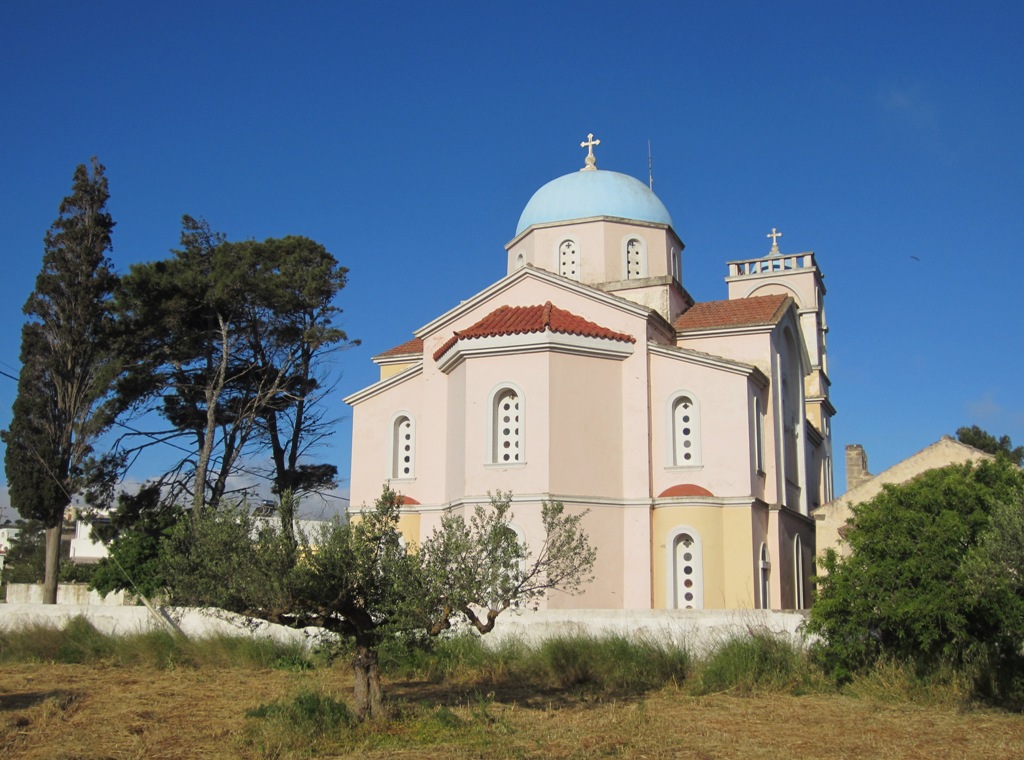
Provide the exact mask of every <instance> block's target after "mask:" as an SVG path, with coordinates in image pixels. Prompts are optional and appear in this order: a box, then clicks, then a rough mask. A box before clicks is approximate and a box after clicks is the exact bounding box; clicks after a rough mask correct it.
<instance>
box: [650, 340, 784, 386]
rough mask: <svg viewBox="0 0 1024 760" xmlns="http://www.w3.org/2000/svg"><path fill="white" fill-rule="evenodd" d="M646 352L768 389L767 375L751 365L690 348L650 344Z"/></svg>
mask: <svg viewBox="0 0 1024 760" xmlns="http://www.w3.org/2000/svg"><path fill="white" fill-rule="evenodd" d="M647 350H648V351H649V352H650V353H652V354H658V355H659V356H664V357H667V358H669V359H676V360H679V361H684V362H689V363H691V364H699V365H700V366H702V367H711V368H713V369H720V370H723V371H725V372H731V373H732V374H734V375H742V376H743V377H749V378H750V379H751V380H752V381H754V382H755V383H756V384H757V385H758V386H760V387H761V388H767V387H768V377H767V375H765V374H764V372H762V371H761V370H760V369H759V368H758V367H756V366H755V365H753V364H746V363H744V362H738V361H736V360H735V359H727V358H725V357H724V356H715V355H714V354H706V353H704V352H703V351H695V350H693V349H692V348H679V347H678V346H659V345H657V344H655V343H652V344H650V345H649V346H648V347H647Z"/></svg>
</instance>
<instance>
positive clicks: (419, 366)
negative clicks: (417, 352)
mask: <svg viewBox="0 0 1024 760" xmlns="http://www.w3.org/2000/svg"><path fill="white" fill-rule="evenodd" d="M421 372H423V361H422V360H420V361H417V362H416V364H414V365H413V366H411V367H409V369H406V370H402V371H401V372H399V373H398V374H397V375H392V376H391V377H389V378H388V379H387V380H381V381H380V382H376V383H374V384H373V385H369V386H367V387H366V388H363V389H362V390H361V391H356V392H355V393H353V394H352V395H350V396H346V397H345V398H343V399H342V401H344V402H345V403H346V404H348V405H349V406H355V405H356V404H359V403H362V402H363V401H366V399H368V398H371V397H373V396H376V395H377V394H378V393H383V392H384V391H386V390H388V389H390V388H394V387H395V386H396V385H401V384H402V383H404V382H405V381H406V380H409V379H411V378H413V377H415V376H416V375H418V374H420V373H421Z"/></svg>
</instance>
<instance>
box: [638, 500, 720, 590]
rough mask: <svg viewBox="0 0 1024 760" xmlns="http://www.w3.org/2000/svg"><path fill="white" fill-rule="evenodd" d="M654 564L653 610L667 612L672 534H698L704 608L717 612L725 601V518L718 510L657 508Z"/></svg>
mask: <svg viewBox="0 0 1024 760" xmlns="http://www.w3.org/2000/svg"><path fill="white" fill-rule="evenodd" d="M651 522H652V526H651V543H652V546H651V554H652V560H653V562H652V563H651V564H652V566H653V572H654V577H653V578H652V579H651V580H652V584H651V587H652V588H653V590H654V594H653V596H654V599H653V602H654V605H653V606H654V608H655V609H665V608H666V607H668V606H669V603H668V596H667V595H668V585H667V583H668V581H667V577H668V571H669V558H668V554H669V549H670V547H669V546H668V544H667V541H668V537H669V534H670V533H671V532H672V531H673V530H674V529H675V528H678V527H680V526H683V525H685V526H687V527H689V528H692V529H693V530H695V531H696V532H697V535H698V536H699V537H700V541H701V551H702V553H703V560H704V561H703V572H704V607H705V608H707V609H717V608H721V607H722V606H723V604H722V600H724V598H725V593H724V588H723V586H722V580H723V576H722V569H721V568H722V560H723V554H722V551H721V546H722V516H721V508H720V507H717V506H702V505H687V506H672V507H655V508H654V513H653V516H652V518H651Z"/></svg>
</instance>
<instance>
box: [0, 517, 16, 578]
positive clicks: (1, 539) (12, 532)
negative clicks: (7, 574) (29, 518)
mask: <svg viewBox="0 0 1024 760" xmlns="http://www.w3.org/2000/svg"><path fill="white" fill-rule="evenodd" d="M19 533H21V530H20V529H18V528H12V527H9V526H4V527H3V528H0V570H3V569H4V560H5V559H6V558H7V552H8V551H9V550H10V548H11V541H13V540H14V539H16V538H17V537H18V534H19Z"/></svg>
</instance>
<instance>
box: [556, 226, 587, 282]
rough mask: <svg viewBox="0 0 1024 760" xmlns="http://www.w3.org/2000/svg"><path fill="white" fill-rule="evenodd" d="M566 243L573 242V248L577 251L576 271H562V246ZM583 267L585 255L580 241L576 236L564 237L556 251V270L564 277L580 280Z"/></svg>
mask: <svg viewBox="0 0 1024 760" xmlns="http://www.w3.org/2000/svg"><path fill="white" fill-rule="evenodd" d="M566 243H571V244H572V247H573V249H574V250H575V252H576V262H575V263H576V272H575V273H570V272H564V271H562V246H564V245H565V244H566ZM582 269H583V255H582V253H581V252H580V243H579V241H578V240H577V239H576V238H572V237H566V238H562V239H561V240H560V241H559V242H558V250H557V251H555V271H557V272H558V273H559V274H560V275H562V277H568V278H569V279H570V280H576V281H577V282H579V281H580V274H581V270H582Z"/></svg>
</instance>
